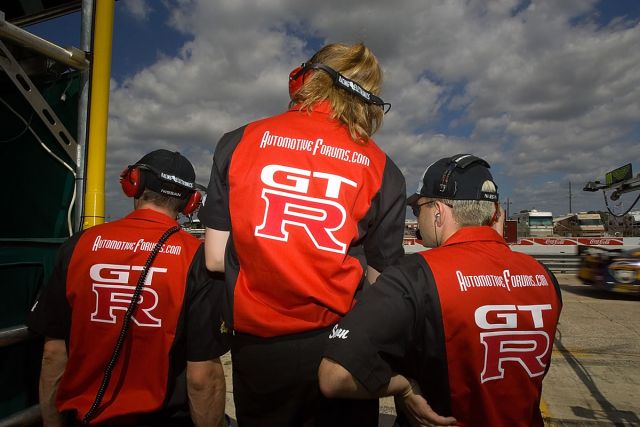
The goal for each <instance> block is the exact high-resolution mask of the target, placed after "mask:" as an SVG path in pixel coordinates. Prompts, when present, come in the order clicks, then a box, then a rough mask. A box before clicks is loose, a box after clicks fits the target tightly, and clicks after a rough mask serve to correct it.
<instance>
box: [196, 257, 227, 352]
mask: <svg viewBox="0 0 640 427" xmlns="http://www.w3.org/2000/svg"><path fill="white" fill-rule="evenodd" d="M223 290H224V276H223V275H222V274H213V275H212V274H210V273H209V272H207V270H206V268H205V262H204V245H200V248H198V252H196V255H195V256H194V257H193V261H192V264H191V268H190V270H189V277H188V279H187V295H186V298H185V314H186V316H185V321H186V340H187V360H189V361H191V362H197V361H203V360H210V359H214V358H216V357H220V356H221V355H223V354H225V353H226V352H227V351H229V343H228V340H227V335H226V334H223V333H222V332H221V327H222V310H221V307H222V303H223V299H222V296H223V294H222V293H223Z"/></svg>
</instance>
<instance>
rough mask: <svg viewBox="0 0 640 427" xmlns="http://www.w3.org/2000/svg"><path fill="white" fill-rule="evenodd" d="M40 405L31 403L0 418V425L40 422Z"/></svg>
mask: <svg viewBox="0 0 640 427" xmlns="http://www.w3.org/2000/svg"><path fill="white" fill-rule="evenodd" d="M40 420H41V417H40V405H33V406H30V407H29V408H27V409H23V410H22V411H19V412H16V413H15V414H12V415H10V416H8V417H7V418H4V419H2V420H0V427H24V426H32V425H36V424H38V423H39V422H40Z"/></svg>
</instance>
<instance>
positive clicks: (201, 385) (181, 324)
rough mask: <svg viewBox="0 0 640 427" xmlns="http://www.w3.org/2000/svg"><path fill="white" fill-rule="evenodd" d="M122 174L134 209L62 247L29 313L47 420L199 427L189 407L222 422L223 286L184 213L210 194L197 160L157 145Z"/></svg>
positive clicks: (205, 420)
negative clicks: (203, 190)
mask: <svg viewBox="0 0 640 427" xmlns="http://www.w3.org/2000/svg"><path fill="white" fill-rule="evenodd" d="M120 182H121V184H122V189H123V191H124V192H125V194H126V195H127V196H129V197H133V198H134V208H135V210H134V211H133V212H131V213H130V214H129V215H127V216H126V217H124V218H122V219H120V220H117V221H114V222H110V223H107V224H102V225H98V226H95V227H92V228H90V229H87V230H84V231H82V232H80V233H78V234H76V235H74V236H72V237H71V238H70V239H69V240H67V241H66V242H65V243H64V244H63V245H62V246H61V248H60V251H59V254H58V259H57V261H56V265H55V269H54V271H53V273H52V275H51V278H50V280H49V282H48V284H47V286H46V287H45V288H44V289H43V292H42V294H41V295H40V297H39V299H38V301H37V302H36V304H35V305H34V307H33V308H32V310H31V311H32V312H31V314H30V317H29V320H28V322H27V323H28V326H29V327H30V328H31V329H32V330H33V331H35V332H37V333H39V334H41V335H43V336H44V337H45V344H44V354H43V359H42V372H41V376H40V406H41V410H42V418H43V425H44V426H45V427H47V426H58V425H63V424H64V423H65V421H67V425H73V424H78V423H80V422H85V423H89V424H90V425H96V424H97V425H113V424H117V425H145V426H152V425H157V426H178V425H192V424H191V422H190V420H189V417H188V416H187V415H186V414H188V412H189V409H190V414H191V419H192V421H193V423H194V424H195V425H196V426H220V425H222V423H223V419H224V401H225V383H224V373H223V370H222V366H221V364H220V359H219V356H220V355H222V354H224V353H225V352H226V351H227V350H228V345H227V344H226V342H225V341H224V340H223V338H222V336H221V334H220V318H221V316H220V314H219V309H218V304H219V300H220V298H219V296H218V291H217V289H219V287H216V286H214V285H213V282H212V279H211V278H210V276H209V274H208V273H207V271H206V268H205V265H204V250H203V246H202V244H201V242H200V241H199V240H198V239H196V238H195V237H193V236H191V235H190V234H188V233H186V232H184V231H182V230H181V229H180V226H179V225H178V223H177V222H176V218H177V216H178V213H179V212H182V213H184V214H189V213H191V212H193V210H194V209H195V208H197V206H198V204H199V201H200V194H199V193H198V192H197V191H196V190H195V172H194V170H193V166H192V165H191V163H190V162H189V161H188V160H187V159H186V158H185V157H183V156H182V155H180V154H179V153H177V152H176V153H173V152H170V151H167V150H156V151H153V152H151V153H149V154H147V155H146V156H144V157H143V158H142V159H140V160H139V161H138V162H137V163H135V164H134V165H132V166H129V167H127V168H126V169H125V170H124V171H123V172H122V175H121V179H120ZM216 325H217V326H216Z"/></svg>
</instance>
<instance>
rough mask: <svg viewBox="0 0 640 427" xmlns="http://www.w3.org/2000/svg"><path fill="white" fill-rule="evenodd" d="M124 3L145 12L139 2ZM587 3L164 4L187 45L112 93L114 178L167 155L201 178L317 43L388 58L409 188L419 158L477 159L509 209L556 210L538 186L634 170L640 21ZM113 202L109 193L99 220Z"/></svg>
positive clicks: (385, 136) (392, 129)
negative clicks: (156, 151)
mask: <svg viewBox="0 0 640 427" xmlns="http://www.w3.org/2000/svg"><path fill="white" fill-rule="evenodd" d="M121 3H122V4H123V5H124V4H126V6H124V7H127V8H128V9H129V10H130V11H132V13H134V14H135V12H133V10H134V9H136V8H138V10H141V11H146V12H144V13H143V15H144V16H147V15H148V11H149V9H148V4H147V3H145V2H132V0H127V1H126V2H121ZM595 4H596V2H595V1H581V0H573V1H563V2H554V1H539V2H531V3H527V2H519V1H515V0H513V1H509V0H502V1H492V2H485V1H480V0H478V1H470V2H469V1H462V0H441V1H430V2H425V1H423V0H397V1H394V2H389V1H386V0H385V1H383V0H376V1H350V2H344V1H338V0H328V1H325V2H315V3H313V4H311V3H304V2H299V1H292V0H274V1H269V2H264V1H258V0H236V1H222V0H216V1H210V0H176V1H174V2H170V3H167V4H166V6H167V7H170V12H171V19H170V25H171V26H172V27H173V28H174V29H177V30H178V31H181V32H183V33H185V34H187V35H189V36H190V38H191V40H190V41H189V42H187V43H186V44H185V45H184V46H183V47H182V49H181V50H180V52H179V54H178V55H176V56H175V57H166V56H163V57H160V58H159V59H158V60H157V61H156V62H155V63H154V64H152V65H150V66H149V67H147V68H145V69H144V70H142V71H140V72H138V73H137V74H135V75H131V76H128V77H127V78H126V79H125V80H124V81H120V82H118V85H117V86H115V87H113V88H112V94H111V107H110V108H111V110H110V113H111V117H110V123H109V144H110V145H109V161H110V162H111V161H113V164H116V163H117V164H118V166H117V167H116V166H115V165H114V166H112V163H110V166H109V167H110V176H109V177H108V179H112V178H114V177H115V175H116V172H120V171H119V169H120V168H121V165H124V164H128V163H131V162H132V161H134V160H136V159H137V158H138V157H140V156H141V155H142V154H144V152H146V151H149V150H150V149H152V148H157V147H170V148H173V149H177V150H180V151H181V152H183V153H185V154H186V155H188V156H189V157H190V158H191V160H192V161H193V163H194V164H195V165H196V169H197V172H198V179H199V181H201V182H204V183H206V181H207V180H208V173H209V169H210V166H211V155H212V153H213V150H214V147H215V143H216V141H217V139H218V138H219V137H220V136H221V135H222V133H224V132H227V131H231V130H233V129H235V128H237V127H239V126H241V125H243V124H244V123H246V122H248V121H251V120H254V119H257V118H259V117H263V116H266V115H270V114H274V113H277V112H279V111H283V110H284V109H285V108H286V105H287V102H288V98H287V88H286V86H287V75H288V73H289V71H290V69H291V68H293V67H294V66H296V65H297V64H299V63H300V62H302V61H303V60H305V59H307V58H308V56H309V55H310V54H311V53H313V51H314V50H315V48H317V47H318V46H319V45H322V44H324V43H326V42H336V41H344V42H357V41H363V42H365V43H366V44H367V45H368V46H370V47H371V48H372V49H373V51H374V52H375V53H376V55H377V56H378V58H379V60H380V62H381V64H382V67H383V69H384V72H385V86H384V88H383V92H382V96H383V98H384V99H385V100H386V101H388V102H391V103H392V104H393V108H392V110H391V112H390V113H389V114H388V115H387V116H386V117H385V121H384V124H383V127H382V129H381V131H380V132H379V133H378V134H377V135H375V139H376V140H377V141H378V142H379V144H380V145H381V147H382V148H383V149H385V150H386V151H387V152H388V153H389V155H390V156H391V158H392V159H394V160H395V161H396V163H397V164H398V165H399V166H400V168H401V169H402V171H403V172H404V173H405V174H406V177H407V182H408V185H407V187H408V189H410V190H412V189H413V188H414V187H415V183H417V180H418V178H419V175H420V174H421V173H422V171H423V170H424V168H425V167H426V165H427V164H428V163H430V162H432V161H434V160H437V159H438V158H440V157H443V156H446V155H451V154H455V153H460V152H473V153H475V154H479V155H481V156H485V157H486V158H487V159H488V160H489V161H490V162H492V164H493V166H494V168H493V170H494V172H495V174H496V176H497V177H498V178H499V179H500V180H502V181H501V182H499V184H500V187H501V191H502V192H503V196H507V195H511V200H512V202H513V203H514V204H515V203H516V200H518V199H520V200H521V204H522V205H523V206H524V205H531V204H532V203H533V201H535V202H536V203H535V205H536V207H537V208H539V209H549V210H557V211H560V210H565V208H564V204H565V203H564V202H563V201H562V200H561V199H559V198H558V197H557V196H556V195H555V193H557V192H558V191H559V190H552V187H553V185H552V184H545V185H540V184H535V185H534V184H533V183H538V182H547V183H552V182H555V183H559V182H567V183H568V181H569V179H571V180H576V183H577V182H578V181H579V180H588V179H593V178H596V177H598V176H601V175H602V174H603V173H604V172H605V171H607V170H610V169H613V168H615V167H617V166H619V165H621V164H624V163H627V162H628V161H629V160H631V161H634V162H636V166H638V165H639V164H638V163H637V160H636V159H637V146H638V141H637V139H638V135H639V134H640V129H639V128H638V119H637V118H638V117H640V101H639V100H640V51H638V49H637V48H636V47H637V46H638V45H640V26H639V25H638V23H637V21H629V20H628V19H627V20H623V19H617V20H614V21H613V22H612V23H611V24H609V25H608V26H604V27H603V26H599V25H597V24H596V22H595V21H594V20H595V19H596V18H597V16H596V15H595V10H594V5H595ZM117 5H118V4H117ZM523 6H524V7H523ZM154 7H161V5H160V4H157V3H156V4H154ZM149 16H150V18H149V19H153V15H149ZM576 17H582V18H583V19H582V20H578V21H575V18H576ZM634 135H635V136H634ZM116 169H118V170H116ZM582 184H583V182H580V183H579V184H578V183H577V184H576V188H578V187H580V188H581V186H582ZM557 186H559V184H557V185H556V187H557ZM581 193H582V192H581V191H579V189H577V190H576V194H579V196H578V195H576V197H580V198H582V197H583V196H584V197H585V199H584V201H585V202H584V203H585V208H588V207H589V206H586V205H587V204H589V203H591V204H593V206H591V207H590V208H593V209H599V208H601V206H602V201H601V197H600V199H596V198H591V195H589V194H584V195H583V194H581ZM119 197H120V196H119V195H118V194H117V191H113V192H109V197H108V204H107V206H108V209H109V210H111V208H110V207H109V206H116V205H115V203H117V202H115V200H116V199H117V198H119ZM118 203H119V202H118ZM518 203H520V202H518ZM524 207H529V206H524ZM524 207H523V208H524ZM121 209H122V208H121V207H118V208H117V209H114V211H115V210H118V211H119V212H118V213H119V214H122V213H124V211H122V210H121ZM125 210H126V209H125ZM114 215H115V214H114Z"/></svg>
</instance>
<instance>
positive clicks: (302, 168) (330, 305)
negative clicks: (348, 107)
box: [199, 103, 405, 337]
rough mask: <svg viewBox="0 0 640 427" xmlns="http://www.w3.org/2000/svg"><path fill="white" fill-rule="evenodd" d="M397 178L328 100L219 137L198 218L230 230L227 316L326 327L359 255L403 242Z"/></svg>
mask: <svg viewBox="0 0 640 427" xmlns="http://www.w3.org/2000/svg"><path fill="white" fill-rule="evenodd" d="M404 202H405V185H404V178H403V177H402V174H401V173H400V171H399V170H398V168H397V167H396V166H395V165H394V164H393V162H391V160H390V159H389V158H388V157H387V156H386V155H385V154H384V152H383V151H382V150H381V149H380V148H379V147H378V146H377V145H376V144H375V142H373V141H371V140H370V141H368V142H367V143H356V142H354V141H353V140H352V139H351V138H350V136H349V133H348V130H347V128H346V127H345V126H344V125H341V124H340V122H338V121H336V120H334V119H331V117H330V111H329V105H328V103H319V104H317V105H314V109H313V111H312V112H306V111H298V110H297V109H296V108H293V109H292V110H289V111H287V112H286V113H283V114H281V115H278V116H275V117H270V118H267V119H263V120H259V121H257V122H253V123H251V124H249V125H247V126H244V127H242V128H240V129H238V130H236V131H234V132H231V133H229V134H226V135H225V136H223V138H222V139H221V141H220V142H219V143H218V146H217V147H216V153H215V156H214V165H213V169H212V173H211V181H210V183H209V189H208V191H207V199H206V202H205V204H204V206H203V207H202V208H201V210H200V213H199V218H200V219H201V221H202V223H203V224H204V225H205V226H206V227H208V228H212V229H217V230H223V231H230V232H231V239H230V243H229V245H228V246H227V259H226V263H225V274H226V276H227V280H228V295H229V301H228V306H229V312H228V322H229V323H230V324H231V325H232V326H233V328H234V330H236V331H238V332H242V333H246V334H251V335H255V336H261V337H273V336H280V335H287V334H292V333H298V332H303V331H308V330H313V329H319V328H322V327H326V326H329V325H331V324H333V323H335V322H336V321H338V320H339V319H340V318H341V317H342V316H343V315H344V314H345V313H347V312H348V311H349V309H350V308H351V307H352V305H353V303H354V295H355V293H356V291H357V290H358V288H360V287H362V284H363V283H364V272H365V269H366V266H367V265H371V266H372V267H373V268H375V269H377V270H378V271H381V270H383V269H384V268H386V267H387V266H388V265H390V264H391V263H392V262H394V261H395V260H396V259H398V258H399V257H400V256H401V255H402V253H403V250H402V234H403V230H404V214H405V206H404Z"/></svg>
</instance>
